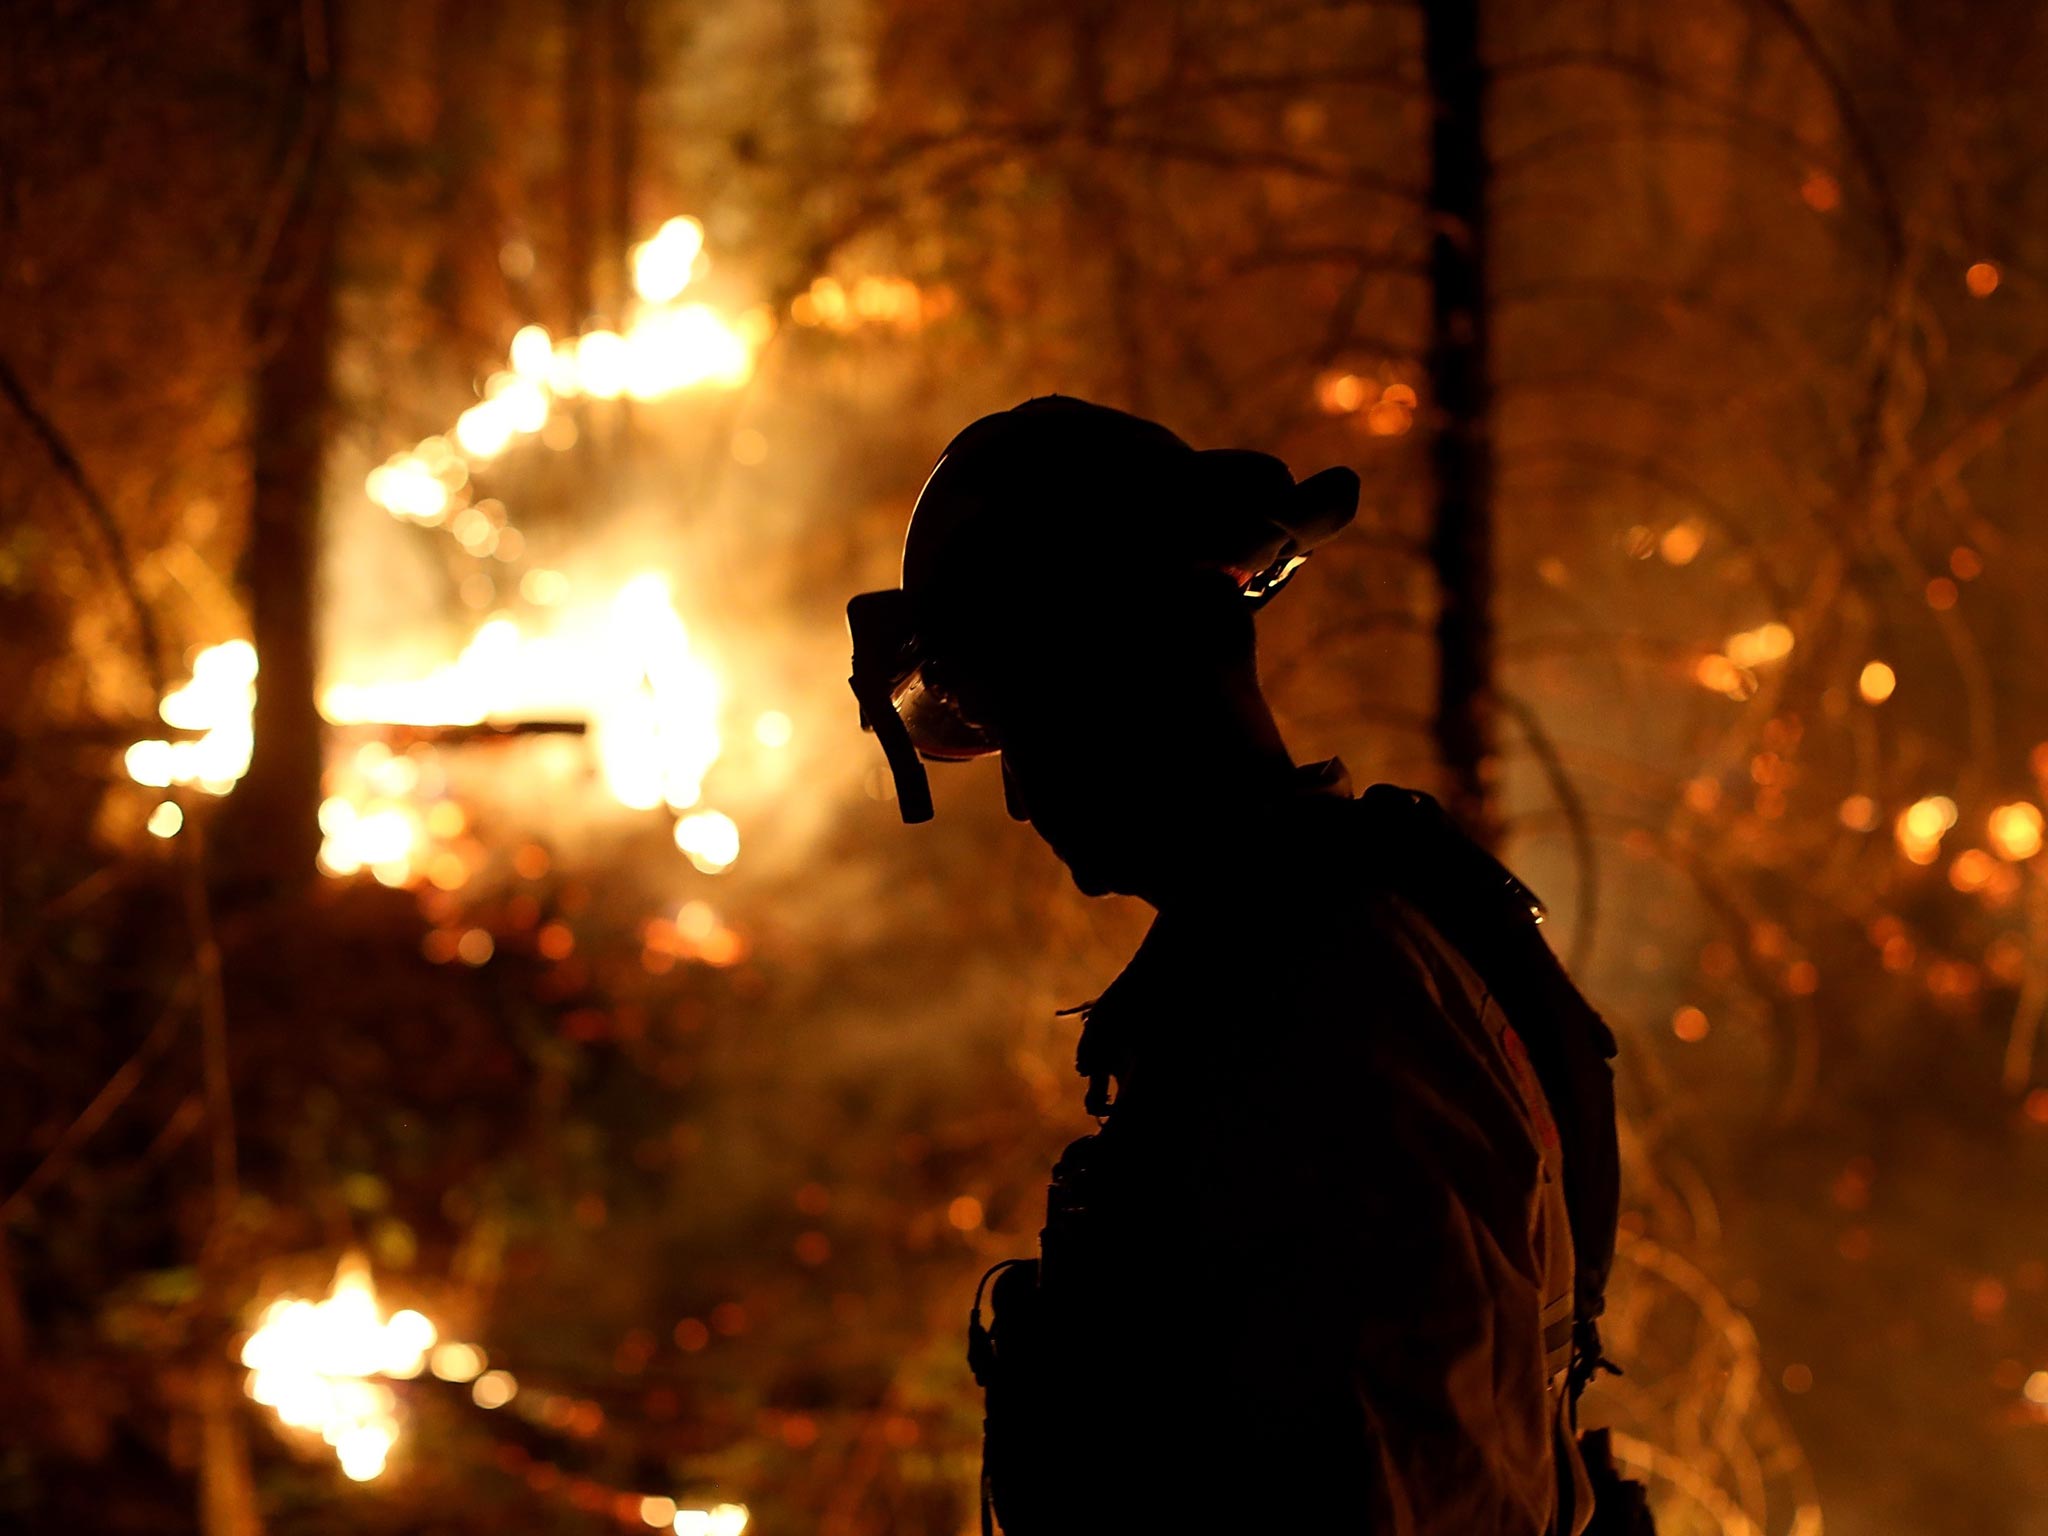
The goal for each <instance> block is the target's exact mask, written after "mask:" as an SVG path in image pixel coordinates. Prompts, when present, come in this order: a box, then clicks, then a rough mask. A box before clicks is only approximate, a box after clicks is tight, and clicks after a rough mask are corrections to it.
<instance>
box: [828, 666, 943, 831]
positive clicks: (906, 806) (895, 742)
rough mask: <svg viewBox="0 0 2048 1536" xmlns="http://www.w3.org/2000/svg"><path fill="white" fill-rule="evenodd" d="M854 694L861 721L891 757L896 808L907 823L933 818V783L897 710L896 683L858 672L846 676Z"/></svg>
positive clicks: (890, 766)
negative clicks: (911, 742) (857, 702)
mask: <svg viewBox="0 0 2048 1536" xmlns="http://www.w3.org/2000/svg"><path fill="white" fill-rule="evenodd" d="M847 682H848V683H849V684H850V685H852V688H853V696H854V697H855V698H856V699H858V700H859V701H860V723H861V724H862V725H864V726H866V727H867V728H868V729H869V730H871V731H873V732H874V733H875V739H876V740H877V741H879V742H881V744H882V755H883V756H884V757H886V758H887V759H888V760H889V776H890V777H891V778H893V779H894V780H895V781H896V808H897V809H898V810H899V811H901V812H902V813H903V819H904V820H905V821H906V822H909V823H911V824H912V825H915V824H916V823H918V822H920V821H930V820H931V819H932V786H931V780H930V779H929V778H928V777H926V775H925V771H924V764H923V762H921V761H920V760H919V758H918V755H917V748H916V747H914V746H912V745H911V744H910V732H909V731H907V730H905V729H904V726H903V717H902V716H901V715H899V714H897V713H896V706H895V703H894V702H893V700H892V699H891V697H890V695H891V693H892V692H893V691H894V686H895V685H894V684H893V683H892V682H891V681H890V680H889V679H888V678H886V677H878V676H876V675H874V674H872V673H870V674H869V675H867V676H865V677H863V676H862V675H861V674H860V673H859V672H857V671H856V672H855V673H854V674H853V676H852V677H849V678H848V679H847Z"/></svg>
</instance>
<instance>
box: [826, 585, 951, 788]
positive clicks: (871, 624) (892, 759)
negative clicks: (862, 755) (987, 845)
mask: <svg viewBox="0 0 2048 1536" xmlns="http://www.w3.org/2000/svg"><path fill="white" fill-rule="evenodd" d="M846 627H847V630H848V631H849V632H850V633H851V635H852V637H853V676H851V677H849V678H848V679H847V680H846V681H847V684H848V686H850V687H851V688H852V689H853V696H854V698H855V699H857V700H859V701H860V723H861V728H862V729H863V730H869V731H873V732H874V733H875V739H876V740H878V741H880V742H881V744H882V755H883V756H884V757H886V758H887V759H888V760H889V776H890V777H891V778H893V779H894V780H895V781H896V808H897V809H898V810H899V811H900V812H902V815H903V819H904V820H905V821H906V822H910V823H912V824H915V823H917V822H920V821H930V820H931V819H932V786H931V781H930V780H929V779H927V778H926V777H925V771H924V763H923V762H922V761H921V760H920V759H919V758H918V755H917V748H916V747H915V746H914V745H912V743H911V740H910V731H909V729H908V728H907V727H905V725H904V724H903V717H902V716H901V715H899V714H897V713H896V685H897V684H898V683H900V682H902V681H903V679H904V678H906V677H908V676H909V675H910V673H911V671H912V670H913V669H914V668H915V667H916V665H917V659H916V652H917V638H916V634H915V632H914V631H913V630H912V628H911V623H910V612H909V603H908V600H907V599H906V598H905V597H904V595H903V593H902V591H901V590H897V589H891V590H888V591H883V592H863V593H861V594H860V595H859V596H857V597H855V598H854V599H853V600H852V601H851V602H849V603H848V604H847V605H846Z"/></svg>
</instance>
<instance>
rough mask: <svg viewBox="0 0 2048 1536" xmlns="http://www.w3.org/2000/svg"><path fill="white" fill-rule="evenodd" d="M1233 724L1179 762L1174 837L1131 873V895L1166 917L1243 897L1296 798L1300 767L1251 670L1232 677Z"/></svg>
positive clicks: (1169, 789)
mask: <svg viewBox="0 0 2048 1536" xmlns="http://www.w3.org/2000/svg"><path fill="white" fill-rule="evenodd" d="M1227 693H1228V703H1229V710H1228V715H1227V723H1226V725H1225V726H1224V728H1223V729H1221V730H1220V731H1214V732H1212V733H1210V734H1209V735H1208V737H1207V739H1206V740H1205V741H1204V742H1203V743H1202V746H1201V749H1200V750H1199V751H1198V752H1195V753H1191V754H1189V755H1187V756H1186V757H1184V758H1183V759H1182V761H1181V762H1180V763H1178V764H1177V765H1176V771H1175V772H1174V774H1173V776H1172V780H1171V782H1170V783H1169V784H1168V785H1166V786H1163V789H1162V793H1163V794H1164V795H1165V796H1166V797H1167V798H1168V801H1169V812H1170V814H1169V815H1168V816H1167V817H1166V818H1165V822H1166V825H1167V827H1168V828H1169V829H1170V831H1169V833H1168V835H1165V836H1162V837H1159V838H1157V839H1155V840H1154V842H1153V846H1152V847H1150V848H1148V849H1146V850H1145V855H1144V857H1143V858H1142V859H1141V860H1140V861H1139V862H1138V864H1137V867H1136V868H1135V869H1134V870H1133V872H1132V879H1131V881H1130V884H1131V886H1132V889H1131V890H1130V891H1129V893H1128V894H1130V895H1133V896H1137V897H1139V898H1140V899H1141V900H1143V901H1145V902H1146V903H1148V904H1149V905H1151V906H1153V907H1155V908H1157V909H1158V910H1159V911H1160V912H1162V913H1165V912H1170V911H1177V910H1192V909H1198V908H1205V907H1213V906H1216V905H1218V904H1227V903H1229V902H1231V901H1234V900H1238V899H1241V898H1242V896H1243V894H1244V892H1245V890H1246V888H1247V885H1248V884H1250V883H1252V882H1255V881H1256V880H1257V878H1258V876H1259V873H1260V871H1261V870H1262V869H1263V868H1264V867H1265V866H1266V865H1267V864H1268V862H1269V858H1270V852H1271V848H1270V839H1271V837H1272V836H1273V834H1274V833H1275V832H1276V831H1278V830H1279V829H1280V824H1281V823H1283V822H1284V821H1285V819H1286V809H1287V805H1288V803H1289V802H1290V801H1292V800H1293V799H1295V798H1297V797H1298V795H1299V793H1300V791H1299V784H1300V775H1299V770H1298V769H1297V768H1296V767H1295V762H1294V757H1293V755H1292V754H1291V753H1290V752H1289V751H1288V750H1287V743H1286V741H1285V740H1284V739H1282V737H1281V735H1280V727H1279V725H1278V724H1277V723H1276V722H1275V721H1274V719H1273V712H1272V710H1271V708H1269V707H1268V705H1267V703H1266V699H1265V695H1264V694H1263V693H1261V692H1260V690H1259V685H1258V678H1257V675H1256V673H1254V672H1253V671H1252V670H1251V669H1250V668H1249V667H1247V668H1246V669H1245V670H1244V672H1243V673H1242V674H1241V675H1238V676H1234V677H1233V678H1231V679H1230V680H1229V684H1228V687H1227Z"/></svg>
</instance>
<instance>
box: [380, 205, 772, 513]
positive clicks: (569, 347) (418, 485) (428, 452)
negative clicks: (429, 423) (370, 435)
mask: <svg viewBox="0 0 2048 1536" xmlns="http://www.w3.org/2000/svg"><path fill="white" fill-rule="evenodd" d="M632 257H633V286H634V289H635V291H636V292H637V293H638V295H639V303H638V305H637V306H636V307H635V309H634V311H633V314H632V316H631V318H630V321H629V323H628V324H627V326H626V328H625V330H624V331H615V330H610V329H606V328H603V327H597V328H593V329H591V330H587V331H585V332H583V333H582V334H581V335H579V336H575V337H564V338H560V339H557V338H556V337H554V336H552V335H550V334H549V332H548V331H547V329H546V328H545V327H544V326H539V325H527V326H522V327H521V328H520V329H519V331H518V332H517V333H516V334H515V335H514V336H513V338H512V345H511V348H510V351H509V354H508V356H507V358H506V361H507V364H508V366H507V367H506V368H504V369H501V370H499V371H498V372H495V373H493V374H491V375H490V377H489V378H488V379H486V380H485V381H484V387H483V398H482V399H481V400H479V401H478V402H477V403H476V404H475V405H472V406H470V407H469V408H468V409H467V410H465V411H464V412H463V413H462V414H461V415H460V416H459V417H457V418H456V421H455V425H454V427H453V428H452V429H451V431H450V432H449V433H448V434H447V435H436V436H433V437H428V438H424V439H422V440H421V441H420V442H419V443H418V444H416V445H415V446H414V447H412V448H410V449H407V450H405V451H403V452H400V453H395V454H393V455H392V456H391V457H390V458H388V459H386V460H385V461H384V462H383V463H382V464H380V465H378V466H377V467H376V468H375V469H373V470H371V471H370V473H369V476H368V477H367V479H366V480H365V481H364V485H363V488H364V490H365V491H367V492H368V493H369V497H370V500H372V501H373V502H375V503H376V504H377V505H378V506H380V507H382V508H384V510H385V511H387V512H389V513H390V514H391V515H392V516H393V517H398V518H403V519H405V520H407V521H409V522H414V523H421V524H424V525H427V526H429V527H434V526H439V525H440V524H441V523H443V522H445V521H447V520H448V519H449V518H450V517H451V516H452V515H453V514H455V513H456V512H458V511H459V510H460V509H461V506H462V494H463V491H464V488H465V486H467V484H468V483H469V478H470V471H471V469H472V468H473V467H474V466H476V465H478V464H487V463H489V462H490V461H491V460H493V459H495V458H497V457H498V456H499V455H500V454H502V453H504V452H505V450H506V449H508V448H510V447H511V446H512V445H513V443H515V442H517V441H519V440H520V439H522V438H526V437H530V436H532V435H534V434H536V433H540V434H542V440H543V441H544V442H547V443H549V444H550V445H551V446H557V447H566V446H568V445H569V444H570V443H572V442H574V441H575V434H574V432H573V431H569V432H564V433H561V434H559V435H556V434H552V433H549V432H548V431H547V430H546V429H547V427H548V421H549V417H550V416H551V415H552V414H553V412H554V408H555V406H556V404H557V403H558V402H560V401H563V400H574V399H577V398H579V397H582V396H588V397H590V398H591V399H594V400H616V399H619V398H620V397H621V396H625V397H628V398H630V399H634V400H658V399H661V398H662V397H664V396H666V395H672V394H676V393H679V392H680V391H683V390H687V389H698V388H713V389H736V388H738V387H739V386H740V385H742V384H744V383H745V382H746V381H747V379H748V377H749V376H750V375H751V374H752V373H753V369H754V355H755V353H756V352H757V351H758V350H759V349H760V347H761V345H762V343H763V342H765V341H766V340H767V339H768V337H769V335H770V334H771V333H772V332H773V331H774V328H775V322H774V317H773V316H772V315H771V314H770V312H769V311H768V310H767V309H765V308H762V307H756V308H754V309H750V310H748V311H746V312H745V313H743V314H740V315H737V316H729V315H726V314H724V313H722V312H721V311H719V310H717V309H715V308H713V307H712V306H711V305H709V304H702V303H696V302H692V303H687V304H685V303H680V302H678V300H679V299H680V298H681V296H682V294H683V292H684V290H685V289H687V288H688V287H689V285H690V283H691V282H692V281H693V280H694V279H695V278H696V277H697V276H698V275H699V273H700V272H701V271H702V270H703V266H704V229H703V226H702V225H700V224H699V223H698V222H697V221H696V220H695V219H691V218H675V219H670V220H669V221H668V222H667V223H666V224H664V225H662V226H661V228H660V229H659V230H657V231H656V232H655V234H654V237H653V238H652V239H650V240H646V241H643V242H642V243H641V244H639V245H637V246H635V247H634V248H633V253H632ZM451 438H452V439H453V441H450V439H451Z"/></svg>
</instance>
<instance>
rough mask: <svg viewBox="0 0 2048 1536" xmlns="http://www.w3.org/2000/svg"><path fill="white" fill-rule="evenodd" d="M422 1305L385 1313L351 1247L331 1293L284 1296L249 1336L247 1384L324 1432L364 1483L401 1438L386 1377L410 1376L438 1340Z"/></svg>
mask: <svg viewBox="0 0 2048 1536" xmlns="http://www.w3.org/2000/svg"><path fill="white" fill-rule="evenodd" d="M434 1342H435V1330H434V1325H433V1324H432V1323H431V1322H429V1321H428V1320H427V1319H426V1318H425V1317H423V1316H422V1315H421V1314H420V1313H418V1312H413V1311H409V1310H408V1311H400V1312H394V1313H392V1314H391V1315H390V1316H389V1317H386V1316H385V1315H384V1313H383V1311H382V1310H381V1308H380V1307H379V1306H378V1304H377V1288H376V1286H375V1284H374V1283H373V1282H372V1281H371V1279H370V1272H369V1269H368V1267H367V1266H366V1265H365V1264H364V1263H363V1260H362V1258H361V1256H360V1255H357V1254H349V1255H347V1256H346V1257H344V1258H343V1259H342V1261H341V1264H340V1265H339V1267H337V1269H336V1270H335V1273H334V1284H333V1286H332V1287H331V1288H330V1289H329V1291H328V1293H327V1297H326V1299H325V1300H324V1301H306V1300H304V1299H298V1298H284V1299H281V1300H278V1301H274V1302H272V1303H271V1304H270V1305H269V1306H268V1307H266V1308H265V1309H264V1312H263V1317H262V1320H261V1321H260V1322H259V1323H258V1325H257V1327H256V1331H255V1332H254V1333H252V1334H250V1335H249V1339H248V1342H247V1343H245V1344H244V1345H243V1346H242V1364H243V1365H245V1366H247V1367H248V1368H249V1377H248V1381H247V1383H246V1386H247V1390H248V1393H249V1395H250V1396H251V1397H253V1398H254V1399H255V1400H256V1401H257V1402H259V1403H262V1404H263V1405H264V1406H265V1407H267V1408H271V1409H274V1410H276V1413H277V1416H278V1418H279V1419H280V1420H281V1421H283V1422H284V1423H285V1424H287V1425H289V1426H290V1427H291V1428H293V1429H300V1430H306V1431H309V1432H311V1433H315V1434H318V1435H319V1436H320V1438H321V1439H322V1440H324V1441H326V1443H327V1444H328V1445H330V1446H332V1447H333V1448H334V1455H335V1459H336V1460H337V1461H339V1462H340V1463H341V1470H342V1471H343V1472H344V1473H346V1474H347V1475H348V1476H349V1477H351V1478H353V1479H354V1480H355V1481H356V1482H359V1483H366V1482H368V1481H370V1479H372V1478H374V1477H377V1476H378V1475H380V1474H381V1473H382V1472H383V1471H384V1467H385V1463H386V1462H387V1461H388V1459H389V1458H390V1455H391V1448H392V1447H393V1446H394V1445H396V1444H397V1443H398V1430H399V1419H398V1408H397V1399H396V1397H395V1395H394V1394H393V1393H392V1390H391V1388H390V1387H389V1386H387V1385H385V1383H384V1382H383V1381H382V1380H379V1379H378V1378H380V1377H389V1378H393V1379H396V1380H400V1381H409V1380H411V1379H412V1378H413V1377H415V1376H417V1375H419V1373H420V1371H421V1370H422V1369H423V1368H424V1367H425V1365H426V1362H427V1353H428V1351H429V1350H431V1349H432V1348H433V1347H434Z"/></svg>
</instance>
